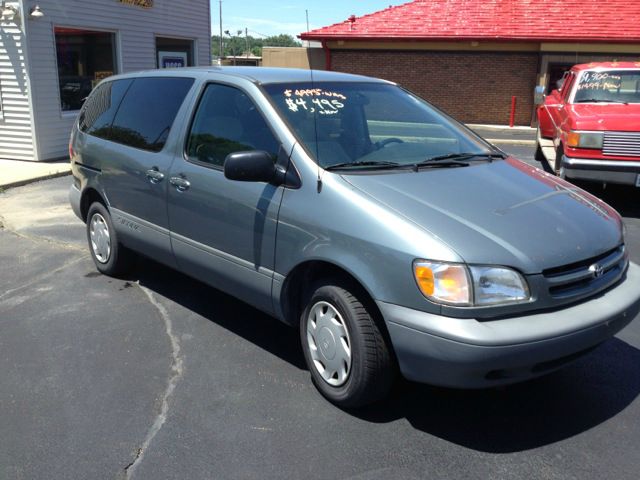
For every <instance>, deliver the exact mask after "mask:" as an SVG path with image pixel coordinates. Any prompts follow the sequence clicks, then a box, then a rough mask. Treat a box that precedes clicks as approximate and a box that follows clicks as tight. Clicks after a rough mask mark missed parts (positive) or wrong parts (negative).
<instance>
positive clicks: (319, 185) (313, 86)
mask: <svg viewBox="0 0 640 480" xmlns="http://www.w3.org/2000/svg"><path fill="white" fill-rule="evenodd" d="M304 12H305V15H306V17H307V32H308V31H309V10H305V11H304ZM307 48H309V42H308V41H307ZM309 73H310V75H311V88H312V89H315V87H316V85H315V80H314V79H313V65H312V64H311V61H309ZM313 132H314V135H315V139H316V165H317V167H318V193H320V192H321V191H322V176H321V175H320V149H319V146H318V114H317V112H316V111H314V112H313Z"/></svg>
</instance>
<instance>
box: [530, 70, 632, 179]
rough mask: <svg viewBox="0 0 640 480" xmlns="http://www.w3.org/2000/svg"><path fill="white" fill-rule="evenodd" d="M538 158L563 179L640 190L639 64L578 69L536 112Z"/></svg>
mask: <svg viewBox="0 0 640 480" xmlns="http://www.w3.org/2000/svg"><path fill="white" fill-rule="evenodd" d="M537 115H538V125H539V126H538V138H537V140H538V145H537V150H536V159H537V160H539V161H542V162H547V163H548V164H549V166H550V167H551V169H552V170H553V171H554V172H555V173H556V174H557V175H559V176H561V177H562V178H568V179H576V180H590V181H597V182H604V183H619V184H626V185H635V186H636V187H640V63H639V62H603V63H588V64H582V65H576V66H574V67H573V68H571V70H570V71H569V72H567V74H566V75H565V77H564V80H563V82H562V86H561V88H559V89H558V90H553V91H552V92H551V94H550V95H548V96H547V97H546V98H545V99H544V102H543V103H542V104H541V105H540V106H538V108H537Z"/></svg>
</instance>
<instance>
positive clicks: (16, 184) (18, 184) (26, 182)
mask: <svg viewBox="0 0 640 480" xmlns="http://www.w3.org/2000/svg"><path fill="white" fill-rule="evenodd" d="M67 175H71V171H64V172H55V173H49V174H46V175H39V176H37V177H31V178H25V179H23V180H18V181H17V182H12V183H7V184H2V185H0V190H9V189H10V188H16V187H24V186H25V185H29V184H30V183H36V182H41V181H43V180H50V179H52V178H58V177H66V176H67Z"/></svg>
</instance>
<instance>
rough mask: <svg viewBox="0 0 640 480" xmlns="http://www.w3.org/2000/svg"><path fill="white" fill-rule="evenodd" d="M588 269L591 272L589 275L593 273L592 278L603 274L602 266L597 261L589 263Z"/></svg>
mask: <svg viewBox="0 0 640 480" xmlns="http://www.w3.org/2000/svg"><path fill="white" fill-rule="evenodd" d="M589 271H590V272H591V275H593V278H600V277H601V276H602V275H604V267H603V266H602V265H600V264H599V263H594V264H593V265H591V266H590V267H589Z"/></svg>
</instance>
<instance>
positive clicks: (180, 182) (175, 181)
mask: <svg viewBox="0 0 640 480" xmlns="http://www.w3.org/2000/svg"><path fill="white" fill-rule="evenodd" d="M169 182H171V185H173V186H174V187H176V190H178V191H180V192H184V191H185V190H187V189H188V188H189V187H190V186H191V182H189V180H187V179H186V178H184V177H171V179H170V180H169Z"/></svg>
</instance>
